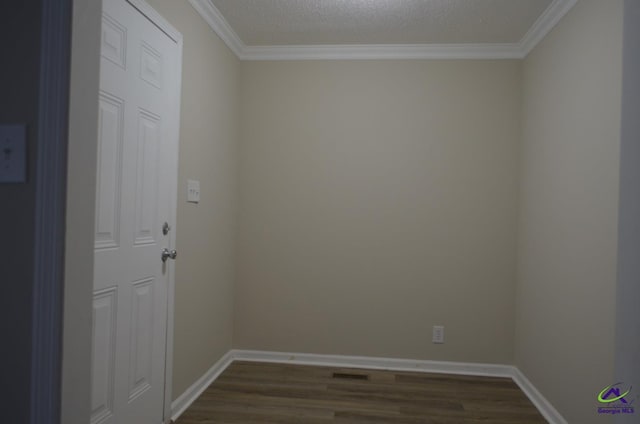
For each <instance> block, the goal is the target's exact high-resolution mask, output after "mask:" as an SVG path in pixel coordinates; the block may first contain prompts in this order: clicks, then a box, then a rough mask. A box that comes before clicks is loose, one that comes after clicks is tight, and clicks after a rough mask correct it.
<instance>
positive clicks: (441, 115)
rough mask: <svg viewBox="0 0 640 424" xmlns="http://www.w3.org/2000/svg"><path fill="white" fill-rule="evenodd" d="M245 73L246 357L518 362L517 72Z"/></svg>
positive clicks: (241, 343)
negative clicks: (437, 328)
mask: <svg viewBox="0 0 640 424" xmlns="http://www.w3.org/2000/svg"><path fill="white" fill-rule="evenodd" d="M241 70H242V72H241V83H242V85H241V86H242V89H241V92H242V94H241V107H242V112H241V128H242V129H241V189H240V193H241V201H240V203H241V209H240V236H239V259H238V260H239V262H238V268H237V269H238V277H237V283H236V302H235V330H234V347H236V348H246V349H266V350H277V351H297V352H313V353H332V354H350V355H369V356H384V357H399V358H426V359H434V360H451V361H473V362H499V363H510V362H511V361H512V358H513V331H514V328H513V316H514V309H513V308H514V287H515V284H514V279H515V253H514V252H515V222H516V203H517V202H516V199H517V197H516V188H517V184H516V177H517V175H518V166H517V158H518V139H519V135H520V126H519V121H520V104H521V98H520V82H521V79H520V76H521V75H520V63H519V62H517V61H324V62H243V63H242V64H241ZM434 324H442V325H444V326H445V334H446V336H445V337H446V343H445V344H444V345H434V344H432V343H431V326H432V325H434Z"/></svg>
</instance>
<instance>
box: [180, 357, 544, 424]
mask: <svg viewBox="0 0 640 424" xmlns="http://www.w3.org/2000/svg"><path fill="white" fill-rule="evenodd" d="M214 423H216V424H219V423H226V424H235V423H243V424H247V423H278V424H316V423H317V424H327V423H400V424H405V423H406V424H415V423H421V424H472V423H473V424H476V423H483V424H487V423H495V424H507V423H513V424H516V423H518V424H531V423H546V421H545V420H544V418H542V416H541V415H540V414H539V412H538V411H537V409H536V408H535V407H534V406H533V405H532V404H531V402H530V401H529V400H528V399H527V397H526V396H525V395H524V393H522V391H521V390H520V389H519V388H518V386H517V385H516V384H515V383H514V382H513V381H511V379H508V378H489V377H469V376H458V375H448V374H426V373H409V372H394V371H373V370H362V369H344V368H329V367H309V366H300V365H289V364H267V363H253V362H234V363H233V364H231V365H230V366H229V367H228V368H227V369H226V370H225V372H224V373H223V374H222V375H221V376H220V377H219V378H218V379H217V380H216V381H215V382H214V383H213V384H212V385H211V386H210V387H209V388H208V389H207V390H206V391H205V392H204V393H203V394H202V396H200V397H199V398H198V400H197V401H196V402H194V404H193V405H192V406H191V407H190V408H189V409H188V410H187V411H186V412H185V413H184V414H183V415H182V416H181V417H180V419H179V420H178V421H177V423H176V424H214Z"/></svg>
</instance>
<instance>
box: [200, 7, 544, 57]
mask: <svg viewBox="0 0 640 424" xmlns="http://www.w3.org/2000/svg"><path fill="white" fill-rule="evenodd" d="M211 1H212V2H213V4H214V5H215V6H216V8H217V9H218V10H219V11H220V12H221V13H222V15H223V16H224V17H225V19H226V20H227V22H228V23H229V24H230V25H231V27H232V28H233V29H234V31H235V32H236V33H237V34H238V36H239V37H240V38H241V39H242V41H243V42H244V43H245V44H247V45H256V46H260V45H318V44H459V43H516V42H518V41H520V40H521V39H522V37H523V36H524V35H525V34H526V32H527V31H528V30H529V28H531V26H532V25H533V23H534V22H535V21H536V19H537V18H538V17H539V16H540V15H541V14H542V13H543V12H544V11H545V9H546V8H547V7H548V6H549V5H550V4H551V2H552V0H211Z"/></svg>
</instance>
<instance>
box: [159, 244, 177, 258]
mask: <svg viewBox="0 0 640 424" xmlns="http://www.w3.org/2000/svg"><path fill="white" fill-rule="evenodd" d="M177 257H178V252H176V251H175V250H169V249H167V248H166V247H165V248H164V249H162V262H167V259H175V258H177Z"/></svg>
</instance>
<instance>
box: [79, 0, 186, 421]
mask: <svg viewBox="0 0 640 424" xmlns="http://www.w3.org/2000/svg"><path fill="white" fill-rule="evenodd" d="M181 52H182V39H181V37H180V34H179V33H177V31H175V30H173V28H171V27H170V25H168V24H167V23H166V21H164V20H163V19H162V18H160V16H159V15H158V14H157V13H156V12H154V11H153V10H152V9H151V8H150V7H149V6H148V5H147V4H146V3H144V2H143V1H140V0H103V18H102V42H101V64H100V95H99V109H98V110H99V126H98V161H97V190H96V227H95V228H96V230H95V231H96V232H95V270H94V296H93V347H92V393H91V400H92V415H91V424H111V423H119V424H128V423H131V424H134V423H135V424H158V423H161V422H164V421H168V417H169V414H168V411H169V407H170V405H169V403H170V383H171V366H170V365H171V359H172V358H171V355H172V349H171V346H172V341H173V340H172V339H173V337H172V330H173V325H172V324H173V313H172V312H173V282H174V265H173V262H172V261H171V260H169V261H167V262H166V263H163V262H162V260H161V251H162V249H163V248H169V249H172V248H173V246H174V241H175V221H176V219H175V211H176V188H177V154H178V132H179V130H178V128H179V108H180V103H179V102H180V95H179V93H180V78H181V76H180V72H181V59H182V58H181V54H182V53H181ZM165 222H167V223H168V224H169V226H170V228H171V231H169V232H168V234H166V235H165V234H163V231H162V227H163V224H164V223H165Z"/></svg>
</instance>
